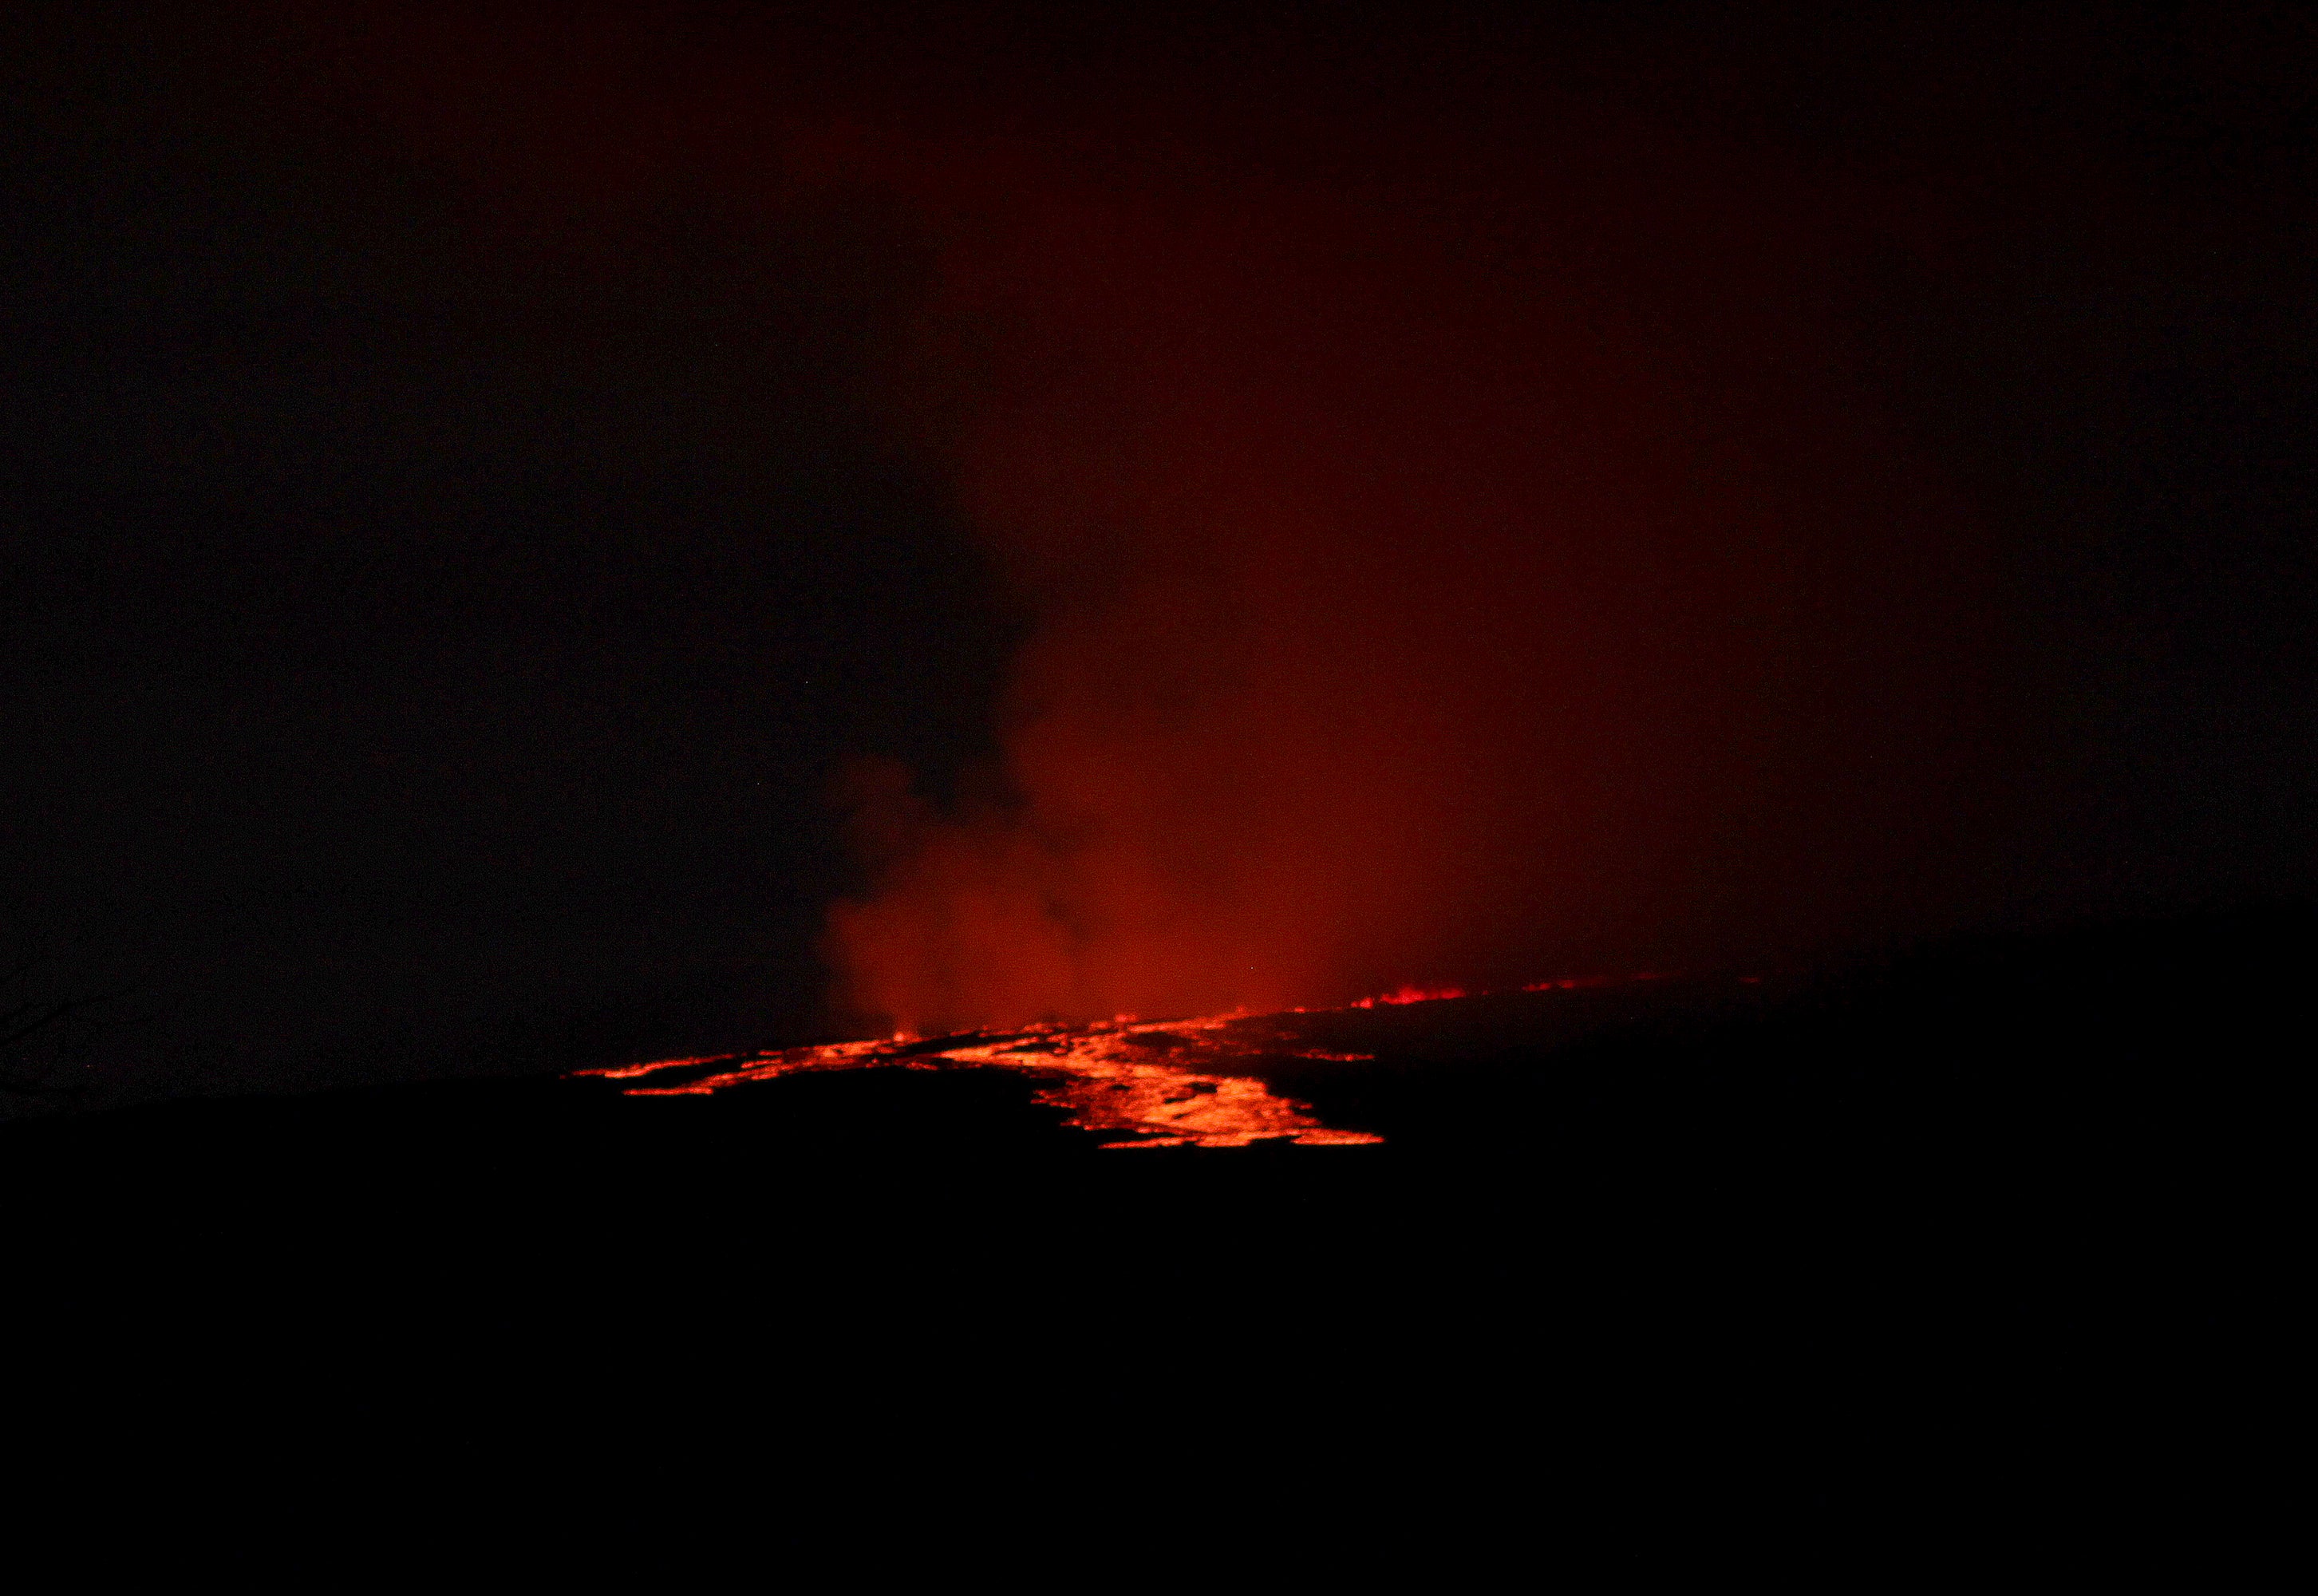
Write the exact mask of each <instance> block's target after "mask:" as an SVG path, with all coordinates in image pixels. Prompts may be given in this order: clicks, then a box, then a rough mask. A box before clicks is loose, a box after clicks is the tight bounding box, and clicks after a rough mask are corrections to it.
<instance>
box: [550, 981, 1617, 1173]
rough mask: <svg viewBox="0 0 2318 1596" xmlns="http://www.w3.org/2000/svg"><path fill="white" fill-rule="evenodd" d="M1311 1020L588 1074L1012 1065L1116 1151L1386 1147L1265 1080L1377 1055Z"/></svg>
mask: <svg viewBox="0 0 2318 1596" xmlns="http://www.w3.org/2000/svg"><path fill="white" fill-rule="evenodd" d="M1659 979H1663V977H1661V976H1658V975H1655V974H1637V975H1631V976H1595V977H1586V978H1573V979H1566V980H1555V981H1537V982H1533V983H1532V984H1530V985H1528V986H1525V987H1522V988H1521V991H1523V992H1525V993H1531V992H1568V991H1575V990H1578V989H1581V988H1587V987H1606V986H1613V985H1618V984H1622V983H1624V982H1630V981H1651V980H1659ZM1467 996H1477V997H1478V996H1502V994H1490V993H1487V992H1467V991H1466V990H1464V989H1462V988H1460V987H1415V986H1404V987H1398V988H1397V989H1395V990H1394V991H1391V992H1385V993H1378V994H1374V995H1372V996H1367V997H1363V998H1361V999H1360V1000H1358V1001H1357V1002H1354V1003H1352V1004H1348V1005H1345V1007H1346V1009H1347V1010H1350V1009H1370V1010H1373V1009H1376V1008H1378V1007H1379V1006H1382V1007H1388V1008H1390V1007H1397V1006H1401V1005H1408V1004H1415V1003H1437V1002H1442V1001H1445V1000H1448V999H1451V998H1460V997H1467ZM1308 1012H1310V1011H1307V1010H1305V1009H1297V1010H1294V1011H1292V1013H1283V1014H1247V1013H1245V1012H1244V1011H1234V1012H1232V1013H1230V1014H1207V1015H1202V1016H1199V1017H1197V1018H1191V1019H1177V1020H1142V1019H1138V1018H1137V1016H1135V1015H1133V1014H1119V1015H1115V1016H1113V1017H1112V1018H1111V1019H1110V1020H1105V1021H1097V1022H1095V1023H1092V1024H1087V1025H1067V1024H1063V1023H1057V1022H1047V1023H1038V1024H1033V1025H1028V1026H1024V1027H1023V1028H1021V1029H1020V1030H1018V1031H1011V1032H1002V1033H1000V1032H981V1031H977V1032H964V1033H962V1034H959V1035H955V1036H939V1037H930V1038H924V1039H921V1038H918V1037H916V1036H913V1035H912V1034H910V1033H909V1032H895V1033H894V1035H892V1036H890V1037H885V1038H878V1039H874V1040H870V1041H840V1042H829V1043H825V1044H822V1045H821V1046H817V1047H800V1048H783V1049H777V1050H769V1051H766V1052H760V1053H728V1054H720V1055H716V1056H714V1057H707V1058H689V1059H658V1060H655V1061H653V1062H651V1063H645V1064H628V1065H622V1066H620V1067H617V1068H614V1069H583V1070H579V1071H577V1072H576V1073H577V1074H580V1075H582V1076H593V1077H597V1078H602V1079H605V1080H615V1081H634V1082H637V1083H639V1084H637V1085H633V1086H630V1087H625V1088H624V1090H625V1091H626V1094H627V1095H628V1096H634V1097H678V1096H712V1095H714V1094H715V1093H717V1092H721V1091H724V1090H726V1089H727V1088H730V1087H740V1086H746V1085H750V1084H751V1083H755V1082H759V1081H768V1080H775V1079H777V1078H780V1077H782V1076H786V1075H802V1074H808V1073H818V1072H826V1071H833V1070H848V1069H1011V1070H1016V1071H1019V1072H1020V1073H1022V1074H1025V1075H1028V1076H1030V1077H1032V1078H1034V1079H1036V1080H1038V1082H1039V1083H1040V1085H1039V1087H1038V1091H1037V1093H1036V1100H1037V1101H1038V1102H1039V1103H1041V1104H1044V1105H1047V1106H1049V1107H1054V1108H1060V1109H1062V1110H1064V1111H1065V1123H1068V1124H1070V1125H1073V1126H1074V1127H1076V1128H1077V1129H1080V1130H1083V1131H1092V1132H1096V1133H1097V1134H1099V1135H1105V1136H1110V1137H1112V1138H1114V1140H1110V1141H1104V1142H1103V1143H1102V1145H1103V1146H1104V1147H1106V1148H1129V1147H1247V1146H1250V1145H1252V1144H1253V1143H1256V1142H1264V1141H1285V1142H1292V1143H1295V1144H1296V1145H1298V1146H1302V1147H1341V1146H1352V1145H1359V1144H1363V1143H1373V1142H1379V1141H1383V1140H1384V1139H1383V1138H1382V1137H1380V1136H1375V1135H1371V1134H1370V1133H1369V1132H1364V1131H1346V1130H1338V1129H1335V1128H1334V1127H1332V1126H1329V1125H1325V1124H1323V1123H1321V1122H1320V1121H1319V1120H1318V1119H1317V1118H1316V1117H1315V1115H1314V1113H1313V1110H1312V1108H1311V1105H1308V1104H1306V1103H1302V1102H1298V1101H1297V1100H1296V1099H1294V1098H1290V1097H1283V1096H1279V1095H1278V1094H1276V1093H1275V1092H1273V1091H1272V1089H1271V1087H1270V1086H1269V1085H1268V1084H1267V1083H1266V1082H1265V1081H1264V1080H1263V1079H1262V1069H1263V1065H1264V1063H1265V1061H1266V1060H1271V1061H1273V1062H1280V1063H1284V1062H1287V1061H1290V1060H1295V1061H1303V1062H1307V1063H1308V1062H1314V1061H1318V1062H1326V1063H1335V1064H1363V1063H1369V1062H1371V1061H1372V1060H1373V1059H1374V1055H1372V1054H1369V1053H1355V1052H1334V1051H1329V1050H1325V1049H1323V1048H1320V1047H1317V1046H1315V1045H1314V1043H1313V1041H1312V1039H1311V1038H1310V1037H1309V1036H1308V1035H1307V1034H1305V1033H1304V1031H1303V1030H1302V1029H1301V1028H1299V1027H1298V1025H1297V1024H1296V1023H1295V1020H1294V1016H1296V1015H1302V1014H1307V1013H1308ZM1323 1012H1325V1011H1323ZM1339 1012H1343V1011H1339Z"/></svg>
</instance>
